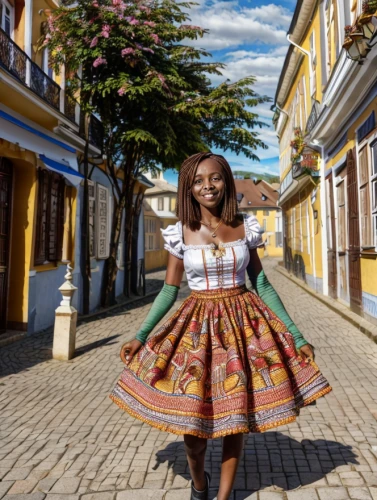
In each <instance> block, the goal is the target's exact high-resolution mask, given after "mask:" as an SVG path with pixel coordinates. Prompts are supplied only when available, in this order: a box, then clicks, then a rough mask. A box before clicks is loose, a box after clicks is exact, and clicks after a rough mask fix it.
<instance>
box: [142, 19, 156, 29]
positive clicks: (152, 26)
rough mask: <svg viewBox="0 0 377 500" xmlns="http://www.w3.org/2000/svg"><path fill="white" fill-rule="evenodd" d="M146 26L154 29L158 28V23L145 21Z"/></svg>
mask: <svg viewBox="0 0 377 500" xmlns="http://www.w3.org/2000/svg"><path fill="white" fill-rule="evenodd" d="M144 24H145V26H150V27H151V28H154V27H155V26H156V23H154V22H153V21H144Z"/></svg>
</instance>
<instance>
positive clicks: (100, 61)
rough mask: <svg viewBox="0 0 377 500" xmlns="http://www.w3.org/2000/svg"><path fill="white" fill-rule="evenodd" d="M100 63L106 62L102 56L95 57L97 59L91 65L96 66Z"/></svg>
mask: <svg viewBox="0 0 377 500" xmlns="http://www.w3.org/2000/svg"><path fill="white" fill-rule="evenodd" d="M101 64H107V61H106V59H104V58H103V57H97V59H96V60H95V61H94V63H93V66H94V67H95V68H97V67H98V66H101Z"/></svg>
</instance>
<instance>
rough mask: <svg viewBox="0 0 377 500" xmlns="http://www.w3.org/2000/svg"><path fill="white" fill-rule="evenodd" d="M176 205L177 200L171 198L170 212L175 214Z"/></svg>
mask: <svg viewBox="0 0 377 500" xmlns="http://www.w3.org/2000/svg"><path fill="white" fill-rule="evenodd" d="M176 205H177V198H170V212H175V207H176Z"/></svg>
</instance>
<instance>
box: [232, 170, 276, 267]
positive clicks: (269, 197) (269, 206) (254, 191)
mask: <svg viewBox="0 0 377 500" xmlns="http://www.w3.org/2000/svg"><path fill="white" fill-rule="evenodd" d="M234 182H235V184H236V191H237V197H238V199H239V200H240V201H239V208H240V210H241V211H242V212H245V213H248V214H253V215H255V216H256V218H257V219H258V222H259V224H260V226H261V227H262V229H263V231H264V232H263V242H264V248H259V249H258V253H259V255H260V256H261V257H267V256H270V257H282V256H283V232H282V222H283V218H282V212H281V209H280V207H278V205H277V201H278V198H279V193H278V191H277V186H272V185H271V184H269V183H268V182H266V181H264V180H252V179H235V180H234Z"/></svg>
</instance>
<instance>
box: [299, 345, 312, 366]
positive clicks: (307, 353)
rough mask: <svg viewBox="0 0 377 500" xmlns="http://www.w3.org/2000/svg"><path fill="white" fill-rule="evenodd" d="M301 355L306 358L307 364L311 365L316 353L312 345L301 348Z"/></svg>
mask: <svg viewBox="0 0 377 500" xmlns="http://www.w3.org/2000/svg"><path fill="white" fill-rule="evenodd" d="M300 354H301V356H302V357H303V358H304V360H305V361H306V363H310V362H311V361H313V360H314V351H313V349H312V347H311V345H310V344H306V345H303V346H302V347H300Z"/></svg>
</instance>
